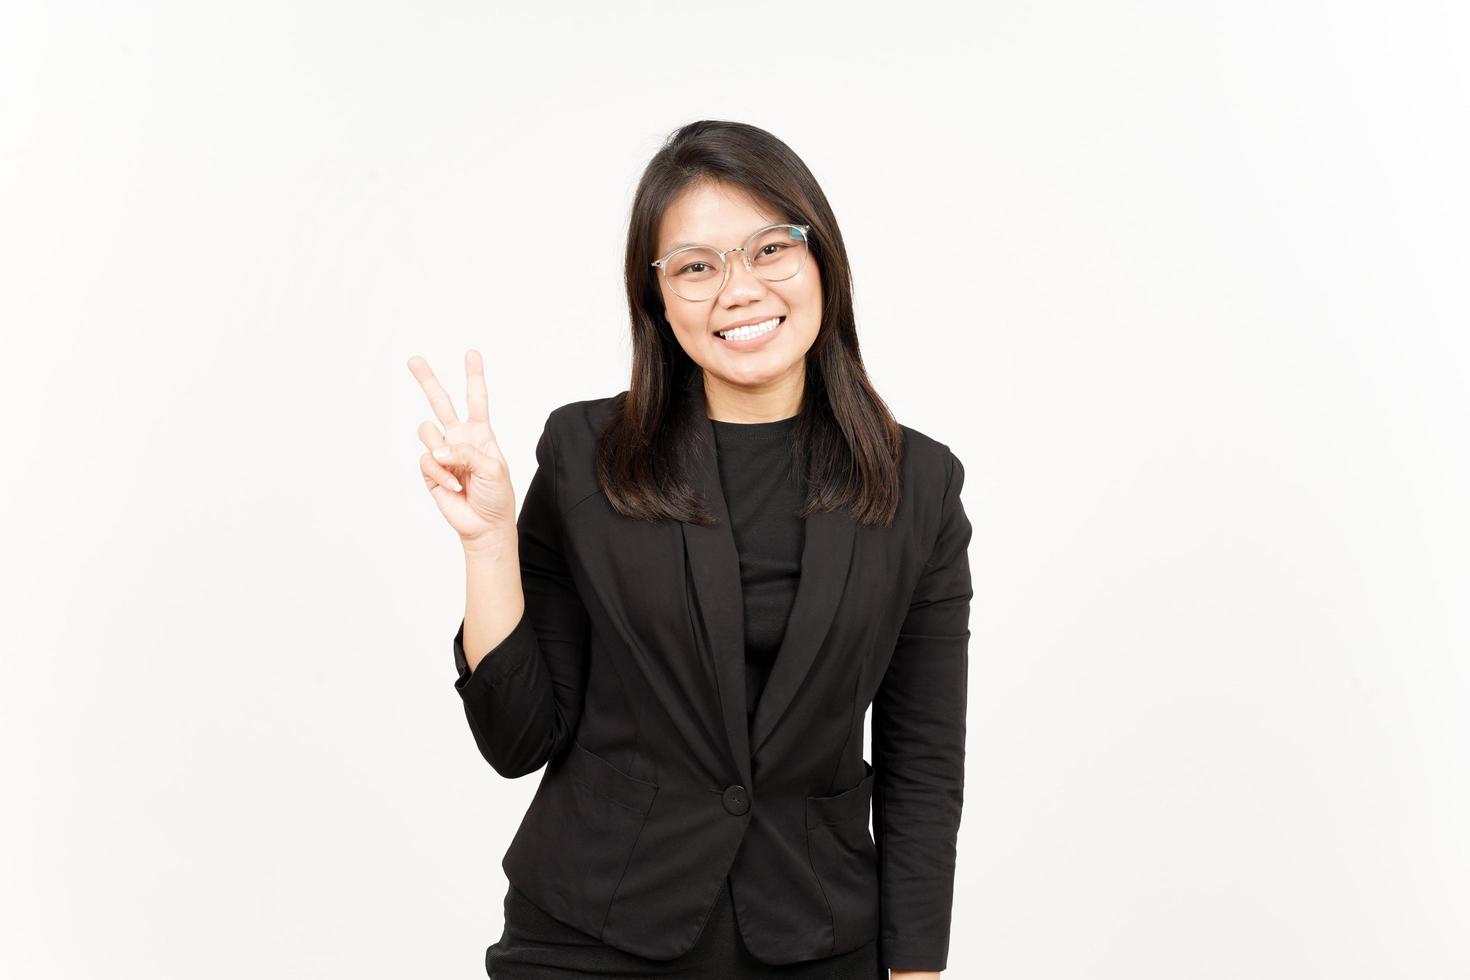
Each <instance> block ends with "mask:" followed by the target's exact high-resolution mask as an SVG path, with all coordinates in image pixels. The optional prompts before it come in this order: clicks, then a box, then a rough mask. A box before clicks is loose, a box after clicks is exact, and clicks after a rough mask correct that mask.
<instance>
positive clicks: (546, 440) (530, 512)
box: [454, 418, 589, 779]
mask: <svg viewBox="0 0 1470 980" xmlns="http://www.w3.org/2000/svg"><path fill="white" fill-rule="evenodd" d="M536 464H537V465H536V472H535V474H534V475H533V476H532V477H531V482H530V484H529V485H528V487H527V488H526V496H525V500H524V501H523V502H522V504H521V512H520V515H519V517H518V518H517V519H516V536H517V552H518V554H519V557H520V568H521V587H522V590H523V591H524V593H525V597H526V607H525V612H524V614H523V615H522V616H521V618H520V620H519V621H518V622H517V623H516V625H515V628H514V629H512V630H511V631H510V633H509V634H508V635H507V636H506V637H505V639H504V640H502V641H501V642H500V643H499V644H497V645H496V646H495V647H494V648H492V649H491V650H490V652H489V653H487V654H486V655H485V657H484V659H482V660H481V661H480V662H479V663H478V664H477V665H476V666H475V670H474V671H473V672H471V671H470V669H469V665H468V661H467V659H466V657H465V651H464V619H463V617H461V618H460V622H459V631H458V632H456V633H455V635H454V663H455V667H456V668H457V670H458V672H459V677H458V678H457V679H456V680H455V682H454V687H455V690H457V691H458V692H459V696H460V699H461V700H462V701H463V703H464V713H465V717H466V718H467V719H468V721H469V725H470V732H471V733H472V734H473V735H474V739H475V745H476V746H477V747H478V748H479V750H480V754H481V755H482V756H484V757H485V761H487V762H489V763H490V765H491V767H492V768H494V770H495V771H496V772H498V773H499V774H500V775H502V776H504V777H506V778H507V779H515V778H517V777H520V776H524V775H526V774H527V773H531V772H535V771H536V770H537V769H540V768H541V767H542V766H543V765H545V764H546V762H547V760H549V759H551V758H553V757H555V756H556V755H557V754H558V753H559V752H561V751H563V750H564V749H565V748H566V747H567V745H568V743H570V741H571V740H572V736H573V734H574V733H575V732H576V730H577V722H578V720H579V719H580V718H581V716H582V705H583V700H584V693H585V690H586V682H587V660H588V647H589V621H588V615H587V610H586V608H585V607H584V606H583V604H582V600H581V597H580V596H579V595H578V594H577V589H576V586H575V585H574V584H573V582H572V578H571V575H570V573H569V571H568V568H567V560H566V548H565V540H564V537H563V525H562V520H561V509H560V507H559V505H558V498H557V490H556V483H557V479H556V471H557V460H556V447H555V443H554V440H553V438H552V433H551V419H550V418H548V419H547V420H546V425H545V427H544V428H543V429H542V431H541V438H540V439H539V440H538V441H537V443H536Z"/></svg>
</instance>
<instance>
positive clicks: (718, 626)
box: [680, 388, 855, 788]
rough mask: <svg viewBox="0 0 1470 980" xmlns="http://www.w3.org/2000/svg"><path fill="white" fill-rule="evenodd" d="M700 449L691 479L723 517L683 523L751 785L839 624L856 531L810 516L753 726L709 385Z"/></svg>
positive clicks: (728, 731)
mask: <svg viewBox="0 0 1470 980" xmlns="http://www.w3.org/2000/svg"><path fill="white" fill-rule="evenodd" d="M692 410H693V415H694V418H693V420H692V429H693V432H694V436H695V440H694V441H695V446H694V452H693V454H692V457H691V459H690V462H691V467H690V469H691V472H690V477H691V479H693V480H694V482H695V483H696V485H697V487H698V489H699V491H700V493H701V494H702V496H703V498H704V502H705V507H706V508H707V509H708V510H709V512H710V513H711V514H712V515H714V517H715V518H716V519H717V520H718V522H719V523H717V524H713V525H707V526H704V525H698V524H690V523H688V522H687V521H685V522H680V524H681V527H682V528H683V532H684V544H685V549H686V553H687V555H688V559H689V573H690V575H691V577H692V578H693V580H694V586H695V593H696V597H697V599H698V602H699V608H700V612H701V613H702V616H703V622H704V625H705V628H706V633H705V639H706V642H707V643H708V644H709V649H710V654H711V656H712V657H713V659H714V667H715V677H716V680H717V682H718V687H719V695H720V710H721V712H722V714H723V716H724V725H725V735H726V738H727V739H728V740H729V744H730V748H731V751H732V752H733V754H734V757H735V763H736V765H737V766H738V767H739V771H740V774H741V778H742V780H743V781H744V784H745V785H746V787H747V788H748V787H750V785H751V760H752V759H753V757H754V756H755V753H757V752H759V751H760V748H761V746H762V745H763V744H765V741H766V739H767V738H768V737H769V736H770V734H771V732H772V731H773V730H774V729H775V727H776V723H777V722H778V721H779V720H780V718H781V716H782V715H783V714H785V713H786V711H787V710H788V709H789V708H790V707H791V704H792V701H793V699H794V698H795V696H796V693H797V691H799V690H800V688H801V685H802V682H803V681H804V680H805V679H806V676H807V673H808V671H810V669H811V665H812V661H813V660H814V659H815V658H816V655H817V651H818V650H819V649H820V648H821V646H822V642H823V640H824V639H825V638H826V636H827V633H828V631H829V630H830V629H831V626H832V619H833V616H834V615H835V614H836V611H837V604H838V600H840V599H841V598H842V591H843V587H844V584H845V583H846V581H847V571H848V567H849V566H850V564H851V561H852V552H853V541H854V529H855V526H854V524H853V521H852V518H851V516H850V515H849V514H848V513H847V512H846V511H826V512H822V513H817V514H813V515H811V516H810V517H808V518H806V521H805V528H804V533H803V540H802V551H801V579H800V581H799V582H798V584H797V590H796V598H795V600H794V603H793V605H792V609H791V616H790V618H789V619H788V620H787V623H786V632H785V635H784V636H783V637H782V640H781V648H780V651H779V652H778V653H777V655H776V662H775V663H774V664H773V665H772V667H771V674H770V676H769V677H768V678H767V680H766V686H765V688H764V690H763V691H762V692H761V695H760V701H759V702H758V703H757V705H756V712H755V717H754V718H752V719H750V721H749V725H748V727H747V716H746V704H745V616H744V607H743V603H742V597H741V591H742V590H741V584H740V554H739V552H738V551H737V550H736V547H735V535H734V532H733V531H732V530H731V527H730V512H729V507H728V506H727V504H726V501H725V494H724V491H723V489H722V487H721V483H720V472H719V463H718V458H717V455H716V452H717V446H716V443H715V435H714V426H713V425H712V424H711V422H710V419H709V414H708V409H707V407H706V402H705V398H704V392H703V389H702V388H696V389H695V391H694V395H693V406H692Z"/></svg>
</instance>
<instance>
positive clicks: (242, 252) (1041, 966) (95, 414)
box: [0, 0, 1470, 980]
mask: <svg viewBox="0 0 1470 980" xmlns="http://www.w3.org/2000/svg"><path fill="white" fill-rule="evenodd" d="M533 7H534V10H533V9H532V8H533ZM1467 43H1470V20H1467V10H1466V7H1465V5H1464V4H1460V3H1454V2H1449V0H1445V2H1442V3H1427V2H1417V3H1406V2H1403V0H1399V2H1395V3H1389V2H1378V3H1354V2H1347V3H1344V2H1333V3H1328V2H1320V3H1308V2H1281V0H1274V2H1264V0H1247V2H1239V0H1233V2H1230V3H1192V4H1182V3H1176V2H1169V0H1142V2H1129V3H1121V2H1112V3H1087V2H1074V3H1056V2H1042V3H1021V4H1016V3H997V4H990V5H987V6H983V7H980V8H969V9H966V8H962V7H960V6H958V5H951V4H944V5H938V4H923V3H905V4H901V5H897V6H895V5H891V4H882V5H879V4H873V5H871V6H864V5H857V6H854V5H852V4H841V5H839V4H836V3H824V4H811V3H797V2H786V3H761V2H754V3H752V2H746V3H737V4H713V5H712V4H694V5H681V4H671V3H667V2H664V3H618V4H593V3H558V4H545V5H541V4H536V5H531V4H515V5H511V4H489V3H470V2H460V3H447V2H427V3H417V4H410V3H407V2H403V3H399V4H385V3H362V2H355V3H345V2H344V3H301V2H289V3H288V2H260V0H255V2H250V3H236V4H229V5H224V4H203V3H197V2H196V3H185V2H179V3H172V4H165V3H143V2H129V3H111V4H102V3H96V4H80V3H56V2H46V3H42V2H19V3H17V2H14V0H12V2H9V3H7V4H5V6H4V7H3V9H0V168H3V169H0V326H3V337H4V344H3V353H4V356H3V364H4V383H3V384H0V418H3V420H4V424H5V427H6V432H5V439H4V455H5V458H6V460H7V465H6V479H5V483H4V506H3V508H0V522H3V523H0V532H3V541H4V544H3V552H4V566H3V574H4V582H3V586H4V588H3V595H4V604H5V609H4V616H3V637H0V644H3V650H4V652H3V657H4V660H3V674H0V746H3V747H0V752H3V765H4V772H3V785H4V796H5V802H4V804H3V808H0V838H3V841H4V844H3V847H4V852H3V853H4V859H3V864H0V921H3V922H4V923H5V926H4V933H5V936H4V939H3V941H0V974H3V975H4V976H6V977H17V978H72V977H84V976H85V977H110V978H160V977H170V978H172V977H177V978H194V977H204V976H208V977H211V978H221V980H223V978H233V977H240V978H258V977H292V978H295V977H322V978H335V977H354V978H367V977H384V978H401V977H436V978H437V977H465V978H468V977H475V976H483V975H484V968H483V953H484V948H485V946H486V945H488V944H489V943H491V942H493V941H494V940H495V939H496V938H497V937H498V936H499V933H500V926H501V905H500V902H501V899H502V897H503V894H504V888H505V880H504V877H503V875H502V873H501V870H500V866H499V861H500V857H501V855H502V854H503V853H504V850H505V848H506V846H507V845H508V844H509V841H510V838H511V835H512V833H513V831H514V829H515V826H516V824H517V823H518V821H519V819H520V816H521V814H522V813H523V812H524V809H525V806H526V804H527V802H528V801H529V799H530V796H531V793H532V792H533V790H534V788H535V782H536V780H537V779H538V778H539V774H537V775H533V776H531V777H529V778H526V779H522V780H518V781H507V780H503V779H501V778H499V777H498V776H497V775H496V774H495V773H494V772H493V771H492V770H491V769H489V767H488V766H487V765H486V764H485V763H484V761H483V760H482V759H481V758H480V757H479V755H478V753H477V752H476V750H475V747H474V744H473V741H472V739H471V736H470V732H469V730H468V727H467V725H466V722H465V718H464V715H463V711H462V708H461V704H460V700H459V697H458V696H457V695H456V693H455V691H454V690H453V686H452V684H453V680H454V676H455V674H454V669H453V664H452V659H451V651H450V639H451V637H452V635H453V632H454V629H455V628H456V626H457V625H458V622H459V618H460V616H461V615H462V613H463V603H464V595H463V587H464V581H463V566H462V562H461V557H460V549H459V544H458V540H457V538H456V537H455V535H454V532H453V531H452V530H451V529H450V528H449V526H448V524H447V523H446V522H445V521H444V520H443V518H442V517H441V516H440V515H439V513H438V511H437V509H436V508H435V507H434V504H433V502H432V501H431V499H430V498H429V495H428V494H427V493H426V492H425V490H424V485H423V481H422V479H421V477H420V475H419V469H418V456H419V454H420V453H421V452H422V451H423V450H422V447H421V445H420V443H419V442H418V440H417V438H416V436H415V432H414V430H415V428H416V426H417V425H418V424H419V422H420V421H422V420H424V419H430V418H432V414H431V413H430V411H429V408H428V405H427V402H426V401H425V399H424V397H423V394H422V392H421V391H420V390H419V388H418V386H417V384H416V383H415V382H414V380H413V378H412V377H411V375H410V374H409V371H408V369H407V367H406V366H405V361H406V360H407V358H408V357H409V356H410V355H412V354H421V355H423V356H425V357H426V358H427V359H428V360H429V363H430V364H431V365H432V366H433V368H434V369H435V370H436V371H437V372H438V374H439V376H440V378H441V379H442V380H443V381H444V382H445V384H446V385H447V386H448V387H449V388H450V390H451V391H452V392H453V394H454V395H455V397H456V399H457V401H458V403H459V405H460V408H461V410H462V409H463V393H464V376H463V355H464V351H465V349H466V348H468V347H476V348H478V349H479V350H481V351H482V352H483V353H484V356H485V359H486V362H487V372H488V381H489V389H490V405H491V419H492V423H493V424H494V426H495V428H496V430H497V434H498V435H499V436H500V439H501V441H502V443H503V445H504V446H505V447H506V451H507V453H508V455H509V457H510V460H511V464H512V472H513V474H514V477H515V479H516V482H517V490H518V492H520V491H523V490H524V487H525V485H526V481H528V480H529V479H530V476H531V473H532V470H533V468H534V458H533V454H532V449H533V447H534V444H535V438H536V435H537V434H538V433H539V432H540V429H541V425H542V423H543V422H544V420H545V418H546V415H547V413H548V412H549V411H550V410H551V409H552V408H555V407H556V406H558V405H561V404H563V403H565V402H568V401H572V400H579V399H584V398H595V397H604V396H606V395H611V394H614V393H616V392H618V391H620V390H622V389H624V388H626V387H627V382H628V376H627V372H628V364H629V351H630V345H629V340H628V326H627V315H626V304H625V300H624V295H623V292H622V287H621V271H622V248H623V238H624V235H625V232H626V221H627V216H628V209H629V205H630V201H631V195H632V190H633V188H634V186H635V184H636V182H637V179H638V175H639V173H640V172H641V170H642V167H643V165H644V164H645V163H646V162H647V160H648V158H649V156H650V155H651V154H652V153H653V152H654V151H655V150H656V149H657V147H658V145H659V143H660V141H661V140H662V138H663V137H664V136H665V135H666V134H667V133H668V132H670V131H671V130H673V129H674V128H676V127H677V126H679V125H681V124H683V123H685V122H688V121H691V120H694V119H699V118H717V119H737V120H741V121H745V122H750V123H754V124H756V125H759V126H762V127H764V128H766V129H769V130H770V131H771V132H773V133H774V134H776V135H777V136H778V137H780V138H781V139H783V140H785V141H786V142H787V143H789V144H790V145H791V146H792V148H793V149H794V150H795V151H796V152H797V153H798V154H799V155H801V156H802V158H803V159H804V160H805V161H806V162H807V164H808V165H809V166H810V167H811V169H812V170H813V172H814V173H815V174H816V176H817V178H818V180H819V181H821V182H822V184H823V186H824V188H825V189H826V192H827V194H828V196H829V198H830V200H831V201H832V204H833V206H834V208H835V209H836V212H837V215H838V218H839V220H840V222H841V226H842V230H843V233H844V235H845V237H846V240H847V243H848V246H849V249H850V254H851V258H852V262H853V266H854V271H855V275H856V278H857V312H858V323H859V331H860V337H861V340H862V343H863V348H864V356H865V359H866V363H867V365H868V367H869V369H870V370H871V373H872V375H873V377H874V380H875V383H876V384H877V386H878V389H879V391H880V393H881V394H882V395H883V397H884V398H885V399H886V400H887V402H888V403H889V405H890V406H891V407H892V408H893V410H894V412H895V413H896V415H897V416H898V418H899V420H900V421H902V422H905V423H906V424H908V425H911V426H913V427H915V428H917V429H919V430H921V431H924V432H926V433H928V434H930V435H933V436H934V437H935V438H938V439H940V440H941V441H943V442H946V443H948V444H949V445H950V446H951V447H952V448H953V449H954V451H955V452H956V454H957V455H958V456H959V457H960V458H961V459H962V460H963V461H964V463H965V465H966V473H967V483H966V487H965V494H964V500H965V506H966V508H967V510H968V512H969V514H970V516H971V519H972V521H973V524H974V527H975V533H974V540H973V545H972V549H971V562H972V568H973V577H974V583H975V593H976V594H975V602H974V606H973V615H972V621H971V628H972V631H973V639H972V644H971V685H972V686H971V690H970V716H969V717H970V721H969V743H968V757H967V762H968V776H967V786H966V809H965V818H964V824H963V827H962V829H961V835H960V845H959V846H960V852H959V853H960V858H959V872H958V881H957V885H956V904H955V924H954V936H953V941H952V944H951V951H950V968H949V970H948V971H947V976H949V977H955V978H960V977H965V978H969V977H976V978H982V977H983V978H1006V980H1033V978H1035V980H1043V978H1045V980H1051V978H1087V980H1113V978H1117V980H1181V978H1186V980H1195V978H1200V980H1204V978H1249V980H1275V978H1281V980H1303V978H1318V977H1320V978H1332V980H1356V978H1364V980H1368V978H1372V980H1381V978H1386V977H1393V978H1400V977H1403V978H1414V980H1451V978H1454V980H1464V978H1467V977H1470V932H1467V929H1466V923H1470V832H1467V830H1466V828H1467V827H1470V760H1467V752H1466V750H1467V747H1470V712H1467V710H1466V709H1467V705H1470V662H1467V652H1470V611H1467V609H1470V605H1467V599H1470V519H1467V516H1466V510H1465V506H1466V502H1467V500H1470V453H1467V446H1470V438H1467V429H1470V395H1467V391H1466V387H1467V372H1470V341H1467V326H1470V316H1467V313H1470V303H1467V300H1466V288H1467V282H1470V276H1467V268H1470V262H1467V260H1470V233H1467V218H1470V207H1467V203H1470V193H1467V183H1466V179H1465V175H1466V174H1467V173H1470V139H1467V133H1466V124H1467V114H1470V82H1467V77H1470V70H1467V68H1466V61H1465V51H1466V48H1467ZM915 242H918V243H921V245H920V247H918V248H916V247H915V246H914V243H915Z"/></svg>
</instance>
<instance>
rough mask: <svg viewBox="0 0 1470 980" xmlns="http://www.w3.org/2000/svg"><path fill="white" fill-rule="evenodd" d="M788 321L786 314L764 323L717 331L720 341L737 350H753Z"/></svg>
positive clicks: (765, 341)
mask: <svg viewBox="0 0 1470 980" xmlns="http://www.w3.org/2000/svg"><path fill="white" fill-rule="evenodd" d="M785 322H786V318H785V317H784V316H776V317H771V319H769V320H766V321H765V322H763V323H755V324H751V325H750V326H748V327H736V328H735V329H733V330H724V331H720V332H717V333H716V334H715V337H717V338H718V339H719V341H720V343H722V344H724V345H725V346H727V347H732V348H734V349H735V350H753V349H755V348H757V347H762V346H764V345H765V344H766V343H767V342H769V341H770V339H771V338H772V337H773V336H775V334H776V332H777V331H778V330H780V329H781V324H783V323H785Z"/></svg>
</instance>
